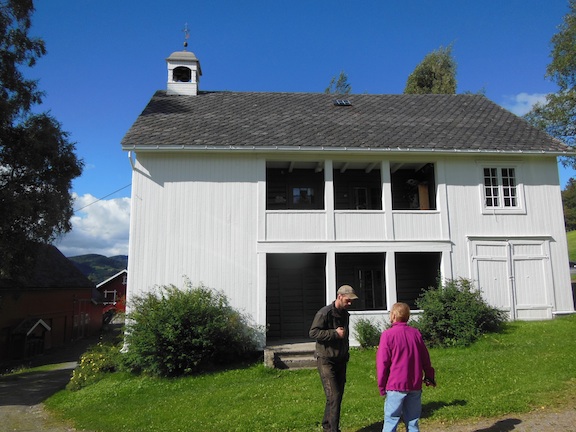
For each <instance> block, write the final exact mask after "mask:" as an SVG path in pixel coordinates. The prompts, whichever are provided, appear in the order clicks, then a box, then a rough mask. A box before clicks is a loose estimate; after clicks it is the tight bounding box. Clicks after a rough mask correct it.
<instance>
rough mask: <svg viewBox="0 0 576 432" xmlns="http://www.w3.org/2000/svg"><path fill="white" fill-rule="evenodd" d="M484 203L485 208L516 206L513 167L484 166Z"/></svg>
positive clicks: (515, 185) (516, 189) (514, 172)
mask: <svg viewBox="0 0 576 432" xmlns="http://www.w3.org/2000/svg"><path fill="white" fill-rule="evenodd" d="M484 203H485V206H486V207H487V208H511V207H518V186H517V182H516V171H515V169H514V168H484Z"/></svg>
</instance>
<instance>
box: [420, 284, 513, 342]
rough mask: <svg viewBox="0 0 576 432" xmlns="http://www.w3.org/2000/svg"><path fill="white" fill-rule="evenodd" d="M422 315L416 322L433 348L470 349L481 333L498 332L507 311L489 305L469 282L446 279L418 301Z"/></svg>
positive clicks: (426, 292)
mask: <svg viewBox="0 0 576 432" xmlns="http://www.w3.org/2000/svg"><path fill="white" fill-rule="evenodd" d="M416 305H417V306H418V308H419V309H422V310H423V314H422V315H421V316H420V318H419V319H418V321H416V322H415V323H414V326H415V327H417V328H418V329H419V330H420V332H421V333H422V336H423V337H424V340H425V341H426V342H427V343H428V345H430V346H437V347H445V346H468V345H470V344H471V343H473V342H474V341H476V340H477V339H478V338H479V337H480V336H481V335H482V334H485V333H490V332H497V331H498V330H500V328H501V327H502V324H503V323H504V322H505V321H506V319H507V315H506V313H505V312H504V311H501V310H498V309H496V308H494V307H491V306H489V305H488V304H487V303H486V302H485V301H484V299H483V298H482V295H481V293H480V291H479V290H476V289H474V287H473V283H472V281H470V280H467V279H458V280H447V281H445V282H444V285H443V286H442V285H440V286H438V287H437V288H430V289H428V290H427V291H425V292H424V293H423V294H422V295H421V296H420V298H419V299H418V300H417V301H416Z"/></svg>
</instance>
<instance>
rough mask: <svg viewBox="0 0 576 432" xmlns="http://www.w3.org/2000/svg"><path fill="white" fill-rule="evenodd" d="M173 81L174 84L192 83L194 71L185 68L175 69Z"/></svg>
mask: <svg viewBox="0 0 576 432" xmlns="http://www.w3.org/2000/svg"><path fill="white" fill-rule="evenodd" d="M172 81H174V82H190V81H192V71H191V70H190V69H189V68H187V67H184V66H178V67H177V68H174V71H173V72H172Z"/></svg>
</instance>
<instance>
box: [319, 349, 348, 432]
mask: <svg viewBox="0 0 576 432" xmlns="http://www.w3.org/2000/svg"><path fill="white" fill-rule="evenodd" d="M317 362H318V373H319V374H320V379H321V380H322V386H323V387H324V393H325V394H326V406H325V408H324V418H323V419H322V428H323V429H324V430H325V431H329V432H339V430H340V429H339V424H340V407H341V404H342V397H343V396H344V384H346V365H347V363H348V362H347V361H346V360H343V359H341V360H334V359H326V358H322V357H318V360H317Z"/></svg>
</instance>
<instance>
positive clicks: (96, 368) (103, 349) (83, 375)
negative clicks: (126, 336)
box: [66, 342, 121, 391]
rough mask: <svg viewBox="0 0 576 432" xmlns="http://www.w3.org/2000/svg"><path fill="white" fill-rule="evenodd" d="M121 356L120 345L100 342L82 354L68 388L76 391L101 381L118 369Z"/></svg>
mask: <svg viewBox="0 0 576 432" xmlns="http://www.w3.org/2000/svg"><path fill="white" fill-rule="evenodd" d="M120 355H121V354H120V345H113V344H110V343H103V342H99V343H98V344H96V345H93V346H91V347H90V348H88V350H87V351H86V352H85V353H84V354H82V357H81V358H80V363H79V364H78V366H77V367H76V369H74V372H72V378H71V379H70V382H69V383H68V384H67V385H66V388H67V389H68V390H71V391H76V390H80V389H81V388H83V387H86V386H88V385H90V384H94V383H95V382H98V381H100V380H101V379H102V378H103V377H104V375H105V374H106V373H109V372H114V371H116V370H117V369H118V365H119V364H120Z"/></svg>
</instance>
